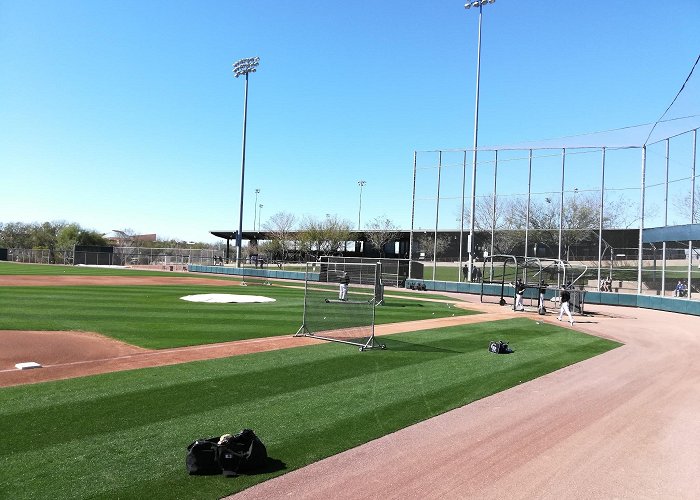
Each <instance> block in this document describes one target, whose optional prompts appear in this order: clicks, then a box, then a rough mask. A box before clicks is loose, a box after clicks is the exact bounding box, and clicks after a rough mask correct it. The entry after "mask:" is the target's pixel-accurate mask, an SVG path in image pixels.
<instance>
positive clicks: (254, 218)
mask: <svg viewBox="0 0 700 500" xmlns="http://www.w3.org/2000/svg"><path fill="white" fill-rule="evenodd" d="M258 194H260V189H256V190H255V204H254V205H253V231H255V222H256V220H257V216H258V211H257V210H255V207H257V206H258Z"/></svg>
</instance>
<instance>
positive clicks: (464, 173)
mask: <svg viewBox="0 0 700 500" xmlns="http://www.w3.org/2000/svg"><path fill="white" fill-rule="evenodd" d="M466 183H467V150H466V149H465V150H464V156H463V157H462V209H461V211H460V216H459V271H458V275H462V274H464V271H463V270H462V256H463V255H464V248H463V247H464V194H465V187H466ZM466 279H467V277H466V276H462V279H460V280H459V281H462V280H464V281H466Z"/></svg>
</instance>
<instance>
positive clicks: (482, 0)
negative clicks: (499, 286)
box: [464, 0, 496, 281]
mask: <svg viewBox="0 0 700 500" xmlns="http://www.w3.org/2000/svg"><path fill="white" fill-rule="evenodd" d="M495 1H496V0H475V1H473V2H467V3H466V4H464V8H465V9H470V8H472V7H479V32H478V37H477V46H476V102H475V104H474V157H473V161H472V199H471V205H470V207H471V208H470V210H469V281H471V279H472V278H471V277H472V268H473V266H474V248H475V246H476V241H475V239H476V238H475V237H474V212H475V211H476V156H477V155H476V149H477V147H478V144H479V78H480V76H481V17H482V11H481V9H482V7H483V6H484V5H485V4H487V3H494V2H495Z"/></svg>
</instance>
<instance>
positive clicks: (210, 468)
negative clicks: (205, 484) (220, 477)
mask: <svg viewBox="0 0 700 500" xmlns="http://www.w3.org/2000/svg"><path fill="white" fill-rule="evenodd" d="M218 443H219V437H218V436H217V437H212V438H207V439H198V440H196V441H194V442H193V443H190V445H189V446H188V447H187V456H186V457H185V465H186V467H187V472H189V473H190V475H197V476H202V475H209V474H221V466H220V465H219V444H218Z"/></svg>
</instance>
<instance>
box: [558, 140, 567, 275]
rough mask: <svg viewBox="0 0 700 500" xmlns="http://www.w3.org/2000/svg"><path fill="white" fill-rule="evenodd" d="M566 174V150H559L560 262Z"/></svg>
mask: <svg viewBox="0 0 700 500" xmlns="http://www.w3.org/2000/svg"><path fill="white" fill-rule="evenodd" d="M565 172H566V148H563V149H562V150H561V189H560V191H559V252H558V254H557V259H558V260H559V261H560V262H561V246H562V243H563V233H564V173H565ZM557 286H561V277H560V275H559V273H557Z"/></svg>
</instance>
